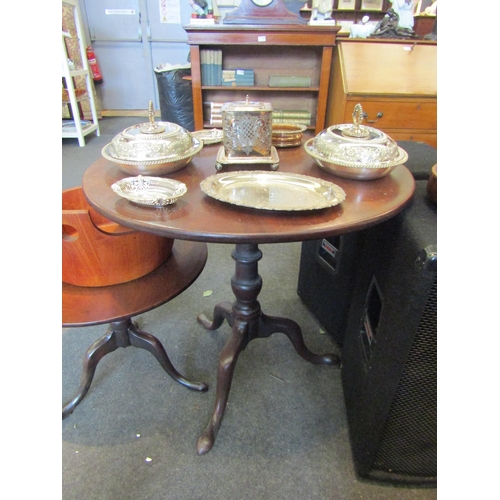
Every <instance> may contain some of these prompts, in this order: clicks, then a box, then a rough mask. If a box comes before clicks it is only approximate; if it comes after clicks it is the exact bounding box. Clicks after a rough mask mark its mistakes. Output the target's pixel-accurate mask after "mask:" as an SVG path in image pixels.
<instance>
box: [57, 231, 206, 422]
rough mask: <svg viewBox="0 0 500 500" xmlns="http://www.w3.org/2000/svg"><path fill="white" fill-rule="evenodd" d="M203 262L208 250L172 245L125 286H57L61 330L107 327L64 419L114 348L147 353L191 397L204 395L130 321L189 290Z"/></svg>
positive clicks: (88, 358) (202, 387) (89, 356)
mask: <svg viewBox="0 0 500 500" xmlns="http://www.w3.org/2000/svg"><path fill="white" fill-rule="evenodd" d="M206 261H207V245H206V244H205V243H193V242H189V241H175V242H174V246H173V248H172V254H171V255H170V257H169V258H168V259H167V260H166V261H165V262H164V263H163V264H162V265H161V266H159V267H158V268H157V269H155V270H154V271H152V272H151V273H149V274H147V275H145V276H143V277H141V278H138V279H135V280H132V281H127V282H125V283H120V284H118V285H110V286H103V287H81V286H73V285H69V284H66V283H63V285H62V312H63V319H62V323H63V327H68V326H70V327H76V326H90V325H99V324H103V323H109V327H108V330H107V332H106V334H105V335H104V336H103V337H102V338H100V339H99V340H97V341H95V342H94V343H93V344H92V345H91V346H90V347H89V349H88V350H87V353H86V355H85V358H84V362H83V374H82V379H81V383H80V388H79V390H78V393H77V395H76V396H75V397H74V398H73V399H72V400H71V401H70V402H68V403H67V404H66V405H64V406H63V411H62V418H63V419H64V418H66V417H67V416H69V415H70V414H71V413H72V412H73V410H74V409H75V408H76V406H77V405H78V404H79V403H80V402H81V401H82V399H83V398H84V397H85V395H86V394H87V392H88V390H89V388H90V385H91V383H92V379H93V377H94V373H95V370H96V367H97V364H98V363H99V361H100V360H101V359H102V358H103V357H104V356H105V355H106V354H109V353H110V352H113V351H115V350H116V349H118V348H119V347H128V346H134V347H140V348H142V349H146V350H147V351H149V352H150V353H151V354H153V356H154V357H155V358H156V359H157V360H158V362H159V363H160V365H161V366H162V367H163V369H164V370H165V371H166V372H167V373H168V374H169V375H170V376H171V377H172V378H173V379H174V380H176V381H177V382H179V384H181V385H183V386H185V387H187V388H188V389H192V390H195V391H200V392H204V391H206V390H207V389H208V386H207V384H205V383H204V382H191V381H189V380H187V379H186V378H185V377H184V376H183V375H181V374H180V373H179V372H178V371H177V370H176V369H175V368H174V366H173V365H172V363H171V362H170V359H169V357H168V355H167V353H166V351H165V349H164V348H163V346H162V344H161V343H160V341H159V340H158V339H157V338H156V337H154V336H153V335H151V334H149V333H146V332H144V331H142V330H140V329H139V328H137V325H136V324H135V322H133V321H132V319H131V318H132V317H133V316H136V315H138V314H142V313H144V312H146V311H150V310H151V309H154V308H155V307H158V306H160V305H162V304H165V303H166V302H168V301H170V300H172V299H173V298H174V297H176V296H177V295H179V294H180V293H181V292H183V291H184V290H185V289H186V288H188V287H189V286H190V285H191V284H192V283H193V282H194V281H195V280H196V278H197V277H198V276H199V275H200V273H201V271H202V270H203V268H204V267H205V264H206Z"/></svg>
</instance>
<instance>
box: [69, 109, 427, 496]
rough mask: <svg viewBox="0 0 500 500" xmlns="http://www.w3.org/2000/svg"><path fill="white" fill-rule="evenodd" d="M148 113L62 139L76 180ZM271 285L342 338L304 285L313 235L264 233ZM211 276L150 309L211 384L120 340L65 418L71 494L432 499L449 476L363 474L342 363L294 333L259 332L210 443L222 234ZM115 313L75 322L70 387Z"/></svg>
mask: <svg viewBox="0 0 500 500" xmlns="http://www.w3.org/2000/svg"><path fill="white" fill-rule="evenodd" d="M143 121H145V120H144V119H140V118H139V119H138V118H124V117H119V118H112V117H106V118H103V119H102V120H100V127H101V136H100V137H96V136H95V134H91V135H90V136H87V138H86V142H87V144H86V146H85V147H83V148H80V147H79V146H78V141H77V140H76V139H63V141H62V160H63V162H62V163H63V172H62V181H63V182H62V187H63V189H65V188H69V187H73V186H78V185H80V184H81V179H82V175H83V173H84V171H85V170H86V168H87V167H88V166H89V165H91V164H92V163H93V162H94V161H95V160H97V159H98V158H99V157H100V154H101V153H100V152H101V148H102V147H103V146H104V145H105V144H106V143H108V142H109V141H110V140H111V139H112V138H113V136H114V135H115V134H116V133H118V132H120V131H121V130H123V129H124V128H125V127H127V126H128V125H131V124H135V123H141V122H143ZM260 248H261V250H262V251H263V258H262V260H261V261H260V262H259V273H260V274H261V276H262V277H263V288H262V292H261V294H260V296H259V301H260V302H261V304H262V307H263V310H264V312H266V313H267V314H271V315H279V316H285V317H289V318H292V319H294V320H295V321H297V322H298V323H299V324H300V325H301V327H302V331H303V334H304V339H305V342H306V344H307V346H308V347H309V348H310V349H311V350H312V351H314V352H318V353H325V352H336V353H339V348H338V347H337V346H336V345H335V343H334V342H333V341H332V340H331V339H330V337H329V336H328V335H326V334H324V333H322V330H321V327H320V325H319V324H318V322H317V321H316V320H315V318H314V317H313V316H312V315H311V314H310V312H309V311H308V309H307V308H306V306H305V305H304V304H303V303H302V301H301V300H300V298H299V297H298V295H297V292H296V290H297V279H298V270H299V259H300V250H301V245H300V243H292V244H277V245H261V247H260ZM208 249H209V256H208V261H207V265H206V267H205V269H204V270H203V272H202V273H201V275H200V277H199V278H198V280H197V281H196V282H195V283H194V284H193V285H192V286H191V287H190V288H188V289H187V290H186V291H185V292H184V293H183V294H181V295H180V296H178V297H176V298H175V299H173V300H172V301H171V302H169V303H167V304H165V305H163V306H161V307H159V308H157V309H155V310H153V311H150V312H149V313H146V314H143V315H140V316H138V317H136V318H135V319H136V321H137V322H138V324H139V326H140V327H141V328H142V329H143V330H145V331H147V332H149V333H152V334H153V335H155V336H156V337H157V338H158V339H159V340H160V341H161V342H162V343H163V345H164V347H165V348H166V350H167V352H168V354H169V356H170V358H171V360H172V362H173V364H174V366H175V367H176V368H177V369H178V370H179V371H180V372H182V373H183V374H184V375H186V376H187V377H188V378H190V379H194V380H203V381H205V382H207V383H208V384H209V390H208V392H206V393H203V394H200V393H196V392H192V391H189V390H188V389H186V388H184V387H182V386H181V385H179V384H177V383H176V382H174V381H173V380H172V379H171V378H170V377H169V376H168V375H167V374H166V373H165V372H164V371H163V369H162V368H161V367H160V365H159V364H158V362H157V361H156V359H155V358H154V357H153V356H152V355H151V354H150V353H148V352H146V351H145V350H142V349H137V348H134V347H130V348H127V349H118V350H117V351H115V352H113V353H111V354H109V355H107V356H105V357H104V358H103V359H102V360H101V361H100V363H99V365H98V367H97V371H96V375H95V378H94V381H93V383H92V386H91V388H90V391H89V393H88V394H87V396H86V398H85V399H84V400H83V401H82V402H81V403H80V405H79V406H77V408H76V409H75V411H74V413H73V414H72V415H70V416H69V417H68V418H67V419H65V420H63V422H62V459H63V472H62V479H63V480H62V497H63V499H64V500H73V499H74V500H82V499H85V500H94V499H95V500H117V499H119V500H129V499H130V500H136V499H150V500H195V499H206V500H260V499H262V500H271V499H272V500H282V499H283V500H285V499H286V500H290V499H293V500H334V499H335V500H359V499H368V500H431V499H435V498H437V490H436V489H435V488H422V487H407V486H402V487H395V486H392V485H387V484H382V483H374V482H369V481H366V480H361V479H360V478H358V477H357V476H356V473H355V470H354V465H353V461H352V454H351V448H350V444H349V437H348V427H347V421H346V415H345V407H344V401H343V392H342V385H341V380H340V370H339V369H338V368H334V367H331V366H317V365H312V364H310V363H308V362H306V361H304V360H303V359H302V358H300V357H299V356H298V355H297V353H296V352H295V350H294V349H293V347H292V345H291V343H290V342H289V341H288V339H287V338H286V337H285V336H284V335H282V334H275V335H273V336H271V337H270V338H269V339H262V340H256V341H253V342H251V343H250V344H249V346H248V347H247V349H246V350H244V351H243V352H242V354H241V356H240V358H239V360H238V363H237V366H236V370H235V375H234V379H233V384H232V389H231V393H230V395H229V402H228V406H227V409H226V413H225V416H224V419H223V422H222V426H221V429H220V432H219V435H218V437H217V440H216V442H215V446H214V448H213V449H212V450H211V451H210V452H209V453H208V454H207V455H204V456H198V455H197V453H196V441H197V438H198V436H199V434H200V433H201V431H202V430H203V429H204V427H205V425H206V424H207V422H208V419H209V418H210V416H211V413H212V410H213V404H214V397H215V380H216V367H217V362H218V356H219V353H220V351H221V349H222V347H223V345H224V343H225V341H226V339H227V338H228V335H229V331H230V330H229V327H228V325H227V324H226V323H224V325H223V326H222V327H221V328H219V329H218V330H217V331H214V332H207V331H205V330H204V329H203V328H202V327H201V326H200V325H199V324H198V323H197V321H196V316H197V314H198V313H200V312H206V313H207V314H209V315H210V314H211V312H212V309H213V306H214V305H215V304H216V303H217V302H219V301H221V300H230V301H231V300H232V292H231V288H230V279H231V276H232V274H233V269H232V268H230V267H229V266H227V262H230V261H231V259H230V253H231V250H232V246H231V245H222V244H221V245H215V244H209V245H208ZM105 331H106V326H105V325H102V326H95V327H88V328H67V329H63V334H62V393H63V401H62V403H65V402H67V401H68V400H69V399H71V398H72V396H73V395H74V394H75V392H76V390H77V388H78V385H79V380H80V375H81V368H82V362H83V357H84V354H85V351H86V350H87V348H88V347H89V346H90V345H91V344H92V342H94V341H95V340H97V339H98V338H99V337H101V336H102V335H103V334H104V333H105Z"/></svg>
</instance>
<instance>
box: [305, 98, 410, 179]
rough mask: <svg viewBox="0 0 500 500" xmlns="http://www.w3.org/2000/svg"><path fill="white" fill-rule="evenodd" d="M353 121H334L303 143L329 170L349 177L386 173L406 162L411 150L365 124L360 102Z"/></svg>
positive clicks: (322, 166)
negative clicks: (345, 122) (342, 122)
mask: <svg viewBox="0 0 500 500" xmlns="http://www.w3.org/2000/svg"><path fill="white" fill-rule="evenodd" d="M352 116H353V123H352V124H342V125H332V126H330V127H328V128H326V129H325V130H323V131H322V132H320V133H319V134H318V135H317V136H316V137H314V138H313V139H309V140H308V141H307V142H306V143H305V144H304V149H305V151H306V153H308V154H309V155H310V156H311V157H312V158H314V160H315V162H316V163H317V164H318V165H319V166H320V167H321V168H323V169H324V170H326V171H327V172H330V173H332V174H334V175H338V176H339V177H346V178H348V179H359V180H369V179H378V178H380V177H383V176H385V175H387V174H389V173H390V172H392V170H394V169H395V168H396V167H397V166H398V165H401V164H403V163H405V162H406V160H407V159H408V154H407V153H406V151H404V150H403V149H401V148H400V147H399V146H398V145H397V143H396V142H395V141H394V140H393V139H391V138H390V137H389V136H388V135H387V134H385V133H384V132H382V131H381V130H378V129H375V128H373V127H367V126H365V125H362V124H361V122H362V121H363V119H364V113H363V108H362V107H361V104H356V106H355V107H354V112H353V114H352Z"/></svg>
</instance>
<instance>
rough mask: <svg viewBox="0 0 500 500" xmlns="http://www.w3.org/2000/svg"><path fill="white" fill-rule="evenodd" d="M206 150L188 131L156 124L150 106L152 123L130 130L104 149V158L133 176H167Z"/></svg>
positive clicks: (127, 129) (142, 124) (134, 126)
mask: <svg viewBox="0 0 500 500" xmlns="http://www.w3.org/2000/svg"><path fill="white" fill-rule="evenodd" d="M202 147H203V141H200V140H199V139H197V138H195V137H193V136H192V135H191V134H190V133H189V132H188V131H187V130H186V129H185V128H184V127H181V126H180V125H177V124H176V123H171V122H162V121H160V122H155V121H154V109H153V103H152V102H150V103H149V123H141V124H138V125H133V126H131V127H128V128H126V129H125V130H124V131H123V132H120V133H119V134H118V135H116V136H115V137H114V138H113V140H112V141H111V142H110V143H108V144H106V146H104V148H103V149H102V156H104V158H106V159H107V160H109V161H112V162H114V163H117V164H118V166H119V167H120V169H121V170H122V171H124V172H125V173H127V174H131V175H164V174H169V173H171V172H175V171H177V170H180V169H181V168H183V167H184V166H186V165H187V164H188V163H189V162H190V161H191V158H193V156H194V155H195V154H196V153H198V152H199V151H200V150H201V149H202Z"/></svg>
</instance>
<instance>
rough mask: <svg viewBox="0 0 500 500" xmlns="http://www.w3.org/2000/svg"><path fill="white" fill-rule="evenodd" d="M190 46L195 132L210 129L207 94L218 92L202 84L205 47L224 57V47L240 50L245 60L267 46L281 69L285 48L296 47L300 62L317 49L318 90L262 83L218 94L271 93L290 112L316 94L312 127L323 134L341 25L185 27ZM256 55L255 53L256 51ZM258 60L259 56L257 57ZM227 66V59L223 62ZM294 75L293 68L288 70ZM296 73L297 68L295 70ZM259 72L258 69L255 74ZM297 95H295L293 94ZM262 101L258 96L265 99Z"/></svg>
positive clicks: (233, 97)
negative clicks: (284, 102)
mask: <svg viewBox="0 0 500 500" xmlns="http://www.w3.org/2000/svg"><path fill="white" fill-rule="evenodd" d="M183 27H184V29H185V31H186V33H187V36H188V44H189V46H190V58H191V77H192V92H193V112H194V126H195V130H201V129H203V127H210V124H207V120H204V115H203V102H204V95H206V94H208V93H209V92H211V91H215V87H213V86H210V87H209V86H206V85H202V74H201V55H200V51H201V50H202V49H203V47H208V48H216V47H217V48H219V49H221V50H222V54H223V55H222V57H223V58H224V48H225V47H226V48H229V47H237V48H238V49H239V50H241V54H242V61H244V54H245V53H247V54H248V53H249V52H251V51H252V48H257V47H259V50H260V47H265V48H266V49H268V51H266V54H265V57H266V58H267V57H269V58H270V59H271V60H272V61H273V62H275V63H276V66H279V60H280V52H281V51H282V50H283V48H284V47H294V49H296V51H297V54H298V55H297V60H298V61H300V51H301V50H308V49H309V51H308V54H311V52H310V49H311V48H314V49H315V52H314V53H315V54H316V55H315V57H317V58H318V61H317V62H318V65H319V71H318V73H319V74H317V75H314V77H315V78H317V79H318V82H319V84H318V86H317V87H310V88H270V87H268V86H265V85H263V84H259V85H255V86H249V87H244V88H238V87H227V86H220V87H217V89H218V90H217V91H218V92H224V100H225V101H234V100H241V99H240V98H239V97H236V96H237V95H238V96H239V94H238V91H241V93H242V94H244V93H247V94H249V95H251V97H252V98H253V100H271V104H272V98H271V99H269V98H268V96H269V93H272V94H273V95H274V96H275V98H278V96H279V97H280V98H282V99H286V100H287V103H288V104H289V105H290V106H291V109H298V108H297V106H298V105H299V103H300V100H301V99H302V98H303V97H304V96H305V95H306V94H309V95H310V94H313V95H315V109H314V115H315V123H311V125H310V127H311V129H312V130H314V131H315V133H319V132H321V130H323V129H324V128H325V119H326V103H327V99H328V88H329V83H330V72H331V66H332V59H333V47H334V46H335V44H336V37H337V33H338V31H339V30H340V26H308V25H301V24H294V25H264V26H262V25H217V26H209V27H207V26H191V25H184V26H183ZM254 52H255V51H254ZM255 57H258V56H255ZM222 64H224V59H223V61H222ZM286 69H287V70H290V71H292V72H293V68H289V67H287V68H286ZM295 70H297V68H295ZM258 71H259V69H258V68H257V70H256V73H257V72H258ZM289 74H291V73H289ZM292 94H294V95H292ZM264 95H265V97H264V98H262V99H261V98H260V97H259V96H264ZM273 107H274V106H273Z"/></svg>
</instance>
